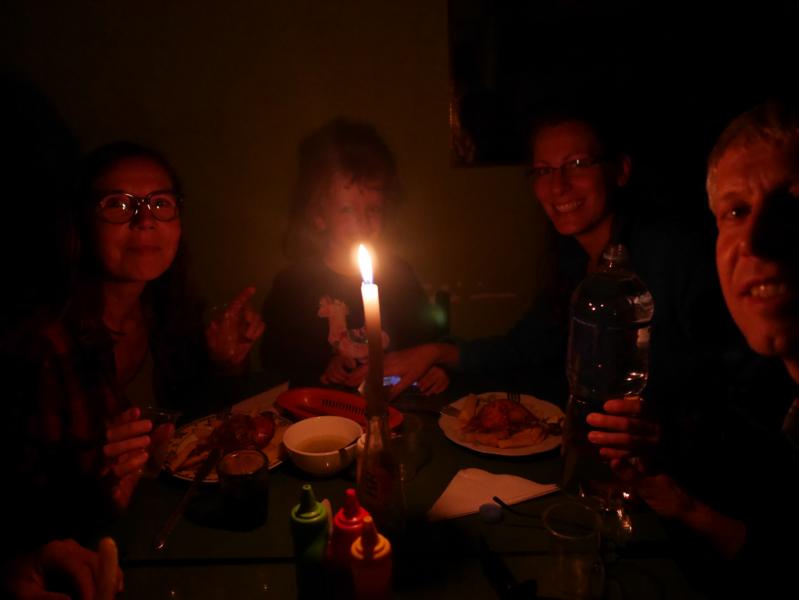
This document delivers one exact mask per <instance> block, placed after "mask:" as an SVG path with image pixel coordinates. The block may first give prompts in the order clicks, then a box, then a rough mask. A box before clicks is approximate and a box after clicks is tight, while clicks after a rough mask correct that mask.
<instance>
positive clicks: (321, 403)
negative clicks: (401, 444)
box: [275, 388, 403, 429]
mask: <svg viewBox="0 0 799 600" xmlns="http://www.w3.org/2000/svg"><path fill="white" fill-rule="evenodd" d="M275 404H277V405H278V406H279V407H280V408H282V409H283V410H285V411H286V412H288V413H290V414H292V415H294V416H295V417H299V418H301V419H307V418H308V417H318V416H320V415H336V416H339V417H347V418H348V419H352V420H353V421H356V422H358V423H360V424H361V426H365V425H366V400H365V399H364V398H362V397H361V396H358V395H357V394H350V393H349V392H342V391H340V390H329V389H325V388H294V389H291V390H287V391H285V392H283V393H282V394H280V396H278V397H277V400H275ZM402 419H403V417H402V413H401V412H400V411H398V410H397V409H396V408H392V407H390V406H389V408H388V426H389V427H391V429H394V428H395V427H399V426H400V425H401V424H402Z"/></svg>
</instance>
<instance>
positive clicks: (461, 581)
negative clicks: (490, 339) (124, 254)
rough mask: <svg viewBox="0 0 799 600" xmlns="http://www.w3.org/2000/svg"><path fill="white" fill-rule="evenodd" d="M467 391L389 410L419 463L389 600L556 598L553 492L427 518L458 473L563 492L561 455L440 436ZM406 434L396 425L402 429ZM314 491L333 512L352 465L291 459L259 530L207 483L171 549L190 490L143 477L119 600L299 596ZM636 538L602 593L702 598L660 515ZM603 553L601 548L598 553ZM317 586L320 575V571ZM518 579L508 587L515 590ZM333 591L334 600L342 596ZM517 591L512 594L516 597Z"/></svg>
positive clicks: (407, 490) (120, 527) (276, 473)
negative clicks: (549, 522) (335, 467)
mask: <svg viewBox="0 0 799 600" xmlns="http://www.w3.org/2000/svg"><path fill="white" fill-rule="evenodd" d="M285 390H286V384H285V383H283V384H280V385H276V386H272V387H269V388H268V389H266V390H265V391H263V392H260V393H258V394H254V395H252V396H251V397H249V398H245V399H244V400H243V401H242V402H241V403H239V407H240V408H244V409H246V408H247V407H248V406H257V407H259V408H261V407H263V406H271V405H272V404H273V403H274V401H275V399H276V398H277V397H278V396H279V395H280V394H281V393H282V392H283V391H285ZM469 391H471V390H469V389H468V387H465V386H464V385H458V384H457V383H456V382H453V385H451V386H450V388H449V389H448V390H447V391H446V392H445V393H442V394H440V395H439V396H435V397H425V396H422V395H414V394H405V395H401V396H400V397H399V398H398V399H397V400H395V401H394V403H393V406H394V407H395V408H397V409H398V410H400V411H401V412H402V413H403V415H404V416H405V417H406V418H408V419H409V420H413V421H414V422H415V423H416V424H417V426H418V425H421V428H420V435H419V438H420V440H421V444H422V445H423V448H424V452H423V459H422V460H421V463H420V464H419V465H418V470H417V471H416V473H415V475H414V476H413V477H412V478H411V479H410V480H409V481H406V482H405V484H404V497H405V509H404V513H405V527H404V529H403V531H402V533H401V534H398V535H395V536H393V538H390V541H391V542H392V551H393V576H392V596H393V597H394V598H413V599H414V600H422V599H425V598H431V599H432V598H436V599H439V598H511V597H529V598H534V597H539V598H552V597H558V589H557V582H556V581H553V576H552V573H553V556H552V553H551V550H550V544H549V540H548V534H547V531H546V529H545V527H544V525H543V523H542V520H541V514H542V512H543V511H544V510H545V509H546V508H547V507H548V506H550V505H551V504H552V503H554V502H558V501H562V500H564V497H565V494H563V493H562V492H560V491H555V492H554V493H550V494H547V495H544V496H541V497H538V498H535V499H532V500H528V501H525V502H522V503H518V504H514V505H513V509H514V510H513V511H510V510H507V509H503V510H502V513H501V515H500V518H499V520H496V519H486V518H484V517H481V515H480V514H479V513H477V514H470V515H467V516H462V517H459V518H453V519H443V520H437V521H434V522H431V521H430V520H429V519H428V517H427V515H428V511H429V510H430V508H431V506H433V504H434V503H435V501H436V499H438V498H439V496H441V494H442V492H443V491H444V490H445V488H446V487H447V486H448V484H449V483H450V481H451V480H452V479H453V477H454V476H455V475H456V474H457V473H458V471H459V470H461V469H465V468H477V469H482V470H484V471H488V472H489V473H495V474H510V475H516V476H519V477H523V478H525V479H529V480H532V481H535V482H538V483H541V484H551V483H557V482H558V478H559V475H560V470H561V457H560V451H559V449H558V448H555V449H552V450H549V451H546V452H542V453H537V454H532V455H528V456H518V457H510V456H502V455H493V454H486V453H482V452H477V451H474V450H471V449H469V448H466V447H464V446H462V445H460V444H457V443H454V442H453V441H451V440H450V439H448V438H447V437H446V436H445V435H444V434H443V432H442V430H441V428H440V427H439V418H440V415H439V410H440V409H441V408H442V407H444V406H445V405H447V404H450V403H451V402H453V401H454V400H456V399H458V398H460V397H462V396H463V395H465V394H466V393H467V392H469ZM401 427H402V426H400V428H401ZM304 483H310V484H311V485H312V487H313V490H314V493H315V495H316V497H317V498H318V499H320V500H321V499H328V500H329V501H330V503H331V505H332V507H333V510H334V511H335V510H338V508H340V507H341V506H342V503H343V500H344V496H345V491H346V490H347V489H348V488H354V487H355V486H356V481H355V466H354V464H353V465H352V466H351V467H350V468H348V469H346V470H345V471H343V472H340V473H338V474H336V475H334V476H332V477H327V478H317V477H313V476H310V475H307V474H305V473H303V472H302V471H300V470H299V469H297V468H296V467H295V466H294V465H292V464H291V462H290V461H289V460H288V459H285V460H284V461H283V462H282V464H280V465H279V466H276V467H275V468H274V469H272V470H271V472H270V477H269V494H268V495H269V498H268V511H267V515H266V518H265V520H264V521H263V524H261V525H258V526H254V527H252V526H250V527H242V526H241V525H238V524H236V523H233V522H231V520H230V518H229V517H230V515H225V513H224V511H222V510H220V491H219V486H218V485H217V484H210V483H209V484H203V485H202V486H201V487H200V489H199V491H198V492H197V494H196V495H195V496H194V497H193V498H192V500H191V501H190V502H189V503H188V505H187V506H186V508H185V510H184V512H183V514H182V516H181V518H180V519H179V520H178V521H177V523H176V524H175V526H174V530H173V531H172V532H171V534H170V535H169V537H168V539H167V543H166V545H165V547H163V548H162V549H160V550H158V549H156V548H155V547H154V544H153V541H154V539H155V537H156V535H157V533H158V532H159V530H160V528H161V527H162V525H163V524H164V522H165V521H166V520H167V519H168V518H169V515H170V513H171V512H172V511H173V510H174V509H175V507H176V506H178V504H179V503H180V502H181V499H182V497H183V496H184V494H185V493H186V491H187V489H188V487H189V485H190V483H189V482H187V481H183V480H180V479H177V478H175V477H172V476H170V475H169V474H168V473H166V472H161V474H160V475H159V476H158V477H156V478H150V479H142V480H141V481H140V482H139V484H138V487H137V489H136V492H135V494H134V496H133V498H132V501H131V505H130V507H129V509H128V511H127V512H126V514H125V515H124V516H123V518H121V519H119V520H118V521H117V522H116V523H114V524H113V525H112V526H110V527H109V528H108V530H107V532H106V533H108V534H110V535H112V536H113V537H114V539H115V540H116V541H117V544H118V547H119V556H120V565H121V567H122V569H123V572H124V576H125V585H124V588H125V589H124V592H123V594H122V597H123V598H130V599H139V598H147V599H153V600H154V599H181V600H186V599H209V600H210V599H223V598H224V599H228V598H236V599H250V598H252V599H256V598H259V599H268V598H295V597H298V587H297V570H296V563H295V559H294V552H293V545H292V537H291V532H290V519H289V515H290V511H291V509H292V507H293V506H294V505H296V504H297V503H298V501H299V497H300V489H301V486H302V485H303V484H304ZM631 514H632V521H633V531H632V534H631V537H630V538H629V539H628V540H627V541H626V542H624V543H619V544H612V549H611V550H610V551H605V552H604V553H603V557H604V571H605V575H604V579H605V583H604V592H603V597H604V598H609V599H614V600H615V599H627V598H629V599H632V598H635V599H648V598H657V599H668V598H681V599H686V598H701V597H703V596H702V595H701V594H700V593H699V592H698V591H697V590H696V589H694V587H692V585H691V582H690V580H689V579H688V578H687V576H686V575H685V573H684V572H683V570H682V569H681V567H680V564H679V562H678V560H677V559H678V557H679V548H678V547H676V546H675V544H674V543H673V540H672V539H671V537H670V535H669V532H668V529H667V528H666V527H664V523H663V522H662V521H661V520H660V519H659V518H658V517H657V515H655V514H654V513H653V512H651V511H650V510H648V509H647V508H646V507H645V506H644V505H643V504H641V503H639V504H636V505H634V506H633V507H632V508H631ZM603 547H604V545H603ZM320 577H321V574H320ZM509 581H511V582H515V583H516V584H518V585H516V586H515V587H513V586H512V585H511V584H509V583H508V582H509ZM335 592H336V590H333V589H330V590H328V593H327V594H326V596H327V597H336V594H335ZM514 594H515V595H514Z"/></svg>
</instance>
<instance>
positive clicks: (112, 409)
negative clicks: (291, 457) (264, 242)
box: [0, 142, 263, 544]
mask: <svg viewBox="0 0 799 600" xmlns="http://www.w3.org/2000/svg"><path fill="white" fill-rule="evenodd" d="M182 209H183V204H182V201H181V190H180V184H179V182H178V179H177V177H176V175H175V173H174V171H173V170H172V168H171V166H170V165H169V163H168V162H167V161H166V160H165V159H164V158H163V157H162V156H161V155H160V154H159V153H157V152H156V151H154V150H152V149H149V148H145V147H142V146H138V145H135V144H131V143H127V142H120V143H115V144H111V145H108V146H105V147H102V148H100V149H98V150H96V151H95V152H93V153H92V154H90V155H89V156H88V157H87V158H86V159H85V161H84V162H83V168H82V170H81V172H80V174H79V177H78V178H77V185H76V189H75V193H74V194H73V196H72V197H71V198H70V203H69V211H68V213H69V216H70V218H69V219H68V220H67V221H66V222H65V231H64V236H65V239H66V242H67V244H66V247H67V249H68V254H67V256H68V260H67V264H68V266H69V269H70V282H71V288H70V293H69V295H68V298H67V300H66V301H65V302H64V304H63V306H60V307H58V310H56V311H42V312H41V314H40V315H39V317H38V318H36V319H33V320H31V321H28V322H25V323H24V324H22V325H21V326H20V327H19V330H18V331H15V332H13V335H10V336H9V337H8V338H5V339H3V340H2V341H3V344H2V347H1V348H0V350H2V355H3V360H2V361H1V362H0V364H2V368H3V369H4V370H3V381H5V382H7V383H8V386H9V390H8V394H7V396H6V400H7V404H6V405H7V406H8V407H9V410H10V413H11V414H10V415H9V418H7V419H5V420H4V422H3V427H4V431H3V435H2V436H0V438H2V444H3V451H4V455H6V456H8V457H9V464H10V465H12V469H14V470H15V473H14V477H13V478H14V481H15V482H17V493H16V494H15V495H14V498H13V500H14V503H15V505H16V506H17V508H18V509H19V511H20V514H30V515H35V517H31V518H30V519H22V521H23V522H25V523H27V524H28V525H29V524H30V523H35V526H32V527H29V526H28V525H26V527H27V529H26V531H25V533H24V535H22V534H20V538H24V539H25V541H24V542H22V541H20V539H16V538H15V536H14V535H13V532H12V533H11V534H9V539H12V540H13V541H14V543H25V544H27V543H35V542H37V541H40V542H41V541H46V540H47V539H50V538H51V537H54V536H64V535H69V536H71V537H80V536H81V535H85V534H86V533H87V528H88V527H89V526H90V524H92V523H94V522H96V521H98V519H99V520H103V517H104V516H105V517H107V516H110V515H111V514H113V513H115V512H118V511H120V510H122V509H124V508H126V506H127V504H128V502H129V501H130V497H131V494H132V492H133V489H134V487H135V486H136V484H137V481H138V479H139V476H140V474H141V470H142V468H143V466H144V465H145V464H146V463H147V461H148V458H149V457H148V452H149V449H150V442H151V432H152V436H153V439H155V436H156V432H153V431H152V430H153V423H152V422H151V421H150V420H147V419H145V418H143V417H142V408H144V407H155V406H160V407H162V408H173V409H175V408H176V409H180V410H181V411H183V412H184V413H191V412H200V413H202V412H207V411H208V410H210V407H209V406H207V405H204V404H203V403H202V402H203V400H201V399H204V398H205V397H206V396H207V391H206V390H207V385H208V384H209V383H210V382H209V381H208V378H209V374H210V373H213V372H215V371H216V372H219V373H227V372H230V371H235V370H236V369H238V368H239V367H240V366H241V364H242V363H243V361H244V358H245V357H246V356H247V352H248V351H249V348H250V347H251V346H252V344H253V343H254V341H255V340H256V339H257V338H258V337H259V336H260V334H261V332H262V331H263V323H262V322H261V321H260V318H259V317H258V316H257V315H256V314H255V313H254V312H253V311H251V310H248V309H246V307H245V302H246V299H247V298H248V297H249V296H250V295H252V293H253V292H254V290H252V289H248V290H245V292H244V293H243V294H242V295H241V296H240V297H239V298H237V299H236V300H235V301H233V302H232V303H231V304H230V307H229V308H228V312H231V313H232V312H236V313H241V314H242V315H243V316H244V317H245V318H246V320H247V321H248V323H249V326H248V328H247V331H246V334H244V335H243V336H239V335H237V336H228V335H227V332H226V331H225V328H226V326H227V325H230V324H231V323H233V322H234V319H223V320H222V321H221V322H220V323H212V324H211V326H209V327H208V329H207V330H206V331H205V332H204V331H203V327H202V318H201V315H202V309H201V306H200V303H199V302H198V301H197V299H196V298H195V296H194V295H193V293H192V292H191V289H190V286H189V285H188V280H187V267H186V255H185V248H184V247H183V243H182V236H181V234H182V231H181V227H182V223H181V211H182ZM168 427H172V426H171V425H170V426H168ZM162 433H163V431H162V430H161V429H160V428H159V429H158V435H161V434H162ZM54 498H58V499H59V501H58V502H57V503H55V502H53V499H54Z"/></svg>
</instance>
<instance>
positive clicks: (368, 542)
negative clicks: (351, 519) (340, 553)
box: [351, 515, 391, 560]
mask: <svg viewBox="0 0 799 600" xmlns="http://www.w3.org/2000/svg"><path fill="white" fill-rule="evenodd" d="M351 553H352V556H353V558H355V559H359V560H378V559H382V558H386V557H388V556H390V555H391V543H390V542H389V541H388V540H387V539H386V537H385V536H383V535H380V534H379V533H378V532H377V528H376V527H375V523H374V520H373V519H372V517H371V516H369V515H367V516H365V517H364V518H363V532H362V533H361V537H359V538H358V539H357V540H355V541H354V542H353V543H352V550H351Z"/></svg>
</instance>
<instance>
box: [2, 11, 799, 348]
mask: <svg viewBox="0 0 799 600" xmlns="http://www.w3.org/2000/svg"><path fill="white" fill-rule="evenodd" d="M796 17H797V7H796V3H794V2H790V3H787V2H783V3H775V2H771V1H769V2H759V3H757V4H754V3H752V4H750V6H749V8H748V9H736V8H730V6H729V5H727V6H723V5H722V6H720V7H719V8H715V7H712V6H711V5H708V4H705V3H698V2H696V3H693V5H689V4H687V3H651V2H641V3H638V2H631V1H630V2H587V1H586V2H566V1H554V0H536V1H534V2H518V3H514V2H494V3H488V2H481V1H478V0H471V1H466V0H452V1H451V2H450V3H447V2H446V1H445V0H437V1H428V0H409V1H407V2H402V3H394V2H367V1H366V0H339V1H337V2H316V1H313V0H296V1H294V2H291V3H285V2H261V1H245V0H239V1H236V2H230V3H219V2H216V1H215V0H196V1H193V2H188V1H174V2H156V1H154V0H116V1H114V2H110V1H108V2H101V1H94V0H75V1H72V2H26V1H23V0H7V1H6V2H3V3H2V4H1V5H0V83H2V87H1V88H0V92H1V93H0V127H1V128H2V131H3V142H4V149H5V152H4V158H3V160H2V165H3V167H2V168H3V171H2V175H3V177H2V180H3V184H4V187H3V194H4V208H5V211H4V217H5V219H4V220H3V223H4V225H5V228H4V234H3V235H2V236H0V239H2V248H0V250H1V251H2V256H3V261H2V264H1V265H0V267H2V269H3V271H2V272H3V276H4V281H5V286H4V287H5V298H6V303H7V302H8V300H9V298H11V299H13V300H14V301H16V302H17V303H18V304H20V303H22V304H24V303H25V302H26V298H27V296H26V294H27V293H28V292H27V291H26V290H28V288H27V287H26V286H23V285H21V284H20V282H22V281H24V280H26V279H27V280H28V281H29V282H30V280H33V282H34V283H36V282H40V281H45V280H48V279H49V277H50V275H51V271H53V265H54V264H55V263H54V262H53V260H52V259H51V256H52V252H53V249H52V248H51V245H52V239H53V238H52V222H53V219H52V217H53V215H55V214H57V213H58V211H59V210H60V207H61V206H62V205H63V200H64V197H63V192H62V190H63V185H64V182H65V181H66V180H68V178H69V174H70V173H71V166H72V162H73V161H74V159H75V157H76V156H78V155H79V154H80V153H81V152H84V151H86V150H89V149H91V148H93V147H95V146H97V145H99V144H103V143H107V142H109V141H113V140H117V139H132V140H134V141H139V142H142V143H145V144H151V145H153V146H155V147H157V148H159V149H160V150H162V151H163V152H164V153H165V154H166V155H167V156H168V157H169V158H170V159H171V160H172V162H173V163H174V164H175V167H176V168H177V170H178V172H179V173H180V175H181V177H182V179H183V181H184V186H185V188H186V191H187V210H186V213H185V235H186V237H187V240H188V243H189V248H190V250H191V254H192V257H193V260H194V267H195V273H196V276H197V280H198V282H199V284H200V287H201V291H202V292H203V293H204V294H205V295H206V297H207V298H208V299H209V301H210V302H219V301H224V300H226V299H228V298H230V297H232V295H233V294H235V293H236V292H237V291H238V290H239V289H240V288H241V287H243V286H244V285H247V284H255V285H256V286H257V287H258V296H257V297H256V304H260V301H261V299H262V298H263V296H264V294H265V293H266V291H267V290H268V288H269V286H270V285H271V281H272V278H273V277H274V274H275V273H276V272H277V271H278V269H280V268H281V267H282V266H283V264H284V261H283V258H282V256H281V254H280V236H281V233H282V230H283V228H284V226H285V219H286V215H287V212H288V206H289V197H290V189H291V185H292V180H293V177H294V168H295V151H296V145H297V143H298V141H299V140H300V139H301V138H302V137H303V136H304V135H305V134H306V133H307V132H308V131H309V130H310V129H312V128H315V127H317V126H319V125H320V124H321V123H323V122H324V121H326V120H328V119H330V118H332V117H334V116H337V115H351V116H358V117H361V118H363V119H367V120H370V121H372V122H373V123H374V124H375V125H376V126H377V127H378V129H379V130H380V131H381V132H382V133H383V134H384V136H385V137H386V139H387V141H388V143H389V144H390V145H391V146H392V148H393V149H394V150H395V152H396V154H397V158H398V161H399V168H400V173H401V175H402V177H403V180H404V184H405V188H406V189H407V197H406V199H405V203H404V205H403V207H402V209H401V212H400V214H399V216H398V218H397V220H396V222H395V223H393V224H392V227H391V230H390V232H389V236H390V238H391V240H392V241H393V242H394V244H395V246H396V248H397V250H398V253H399V254H400V255H401V256H403V257H404V258H405V259H406V260H408V261H409V262H410V263H411V264H412V265H413V267H414V268H415V269H416V271H417V273H418V274H419V277H420V279H421V281H422V282H423V283H424V284H425V285H426V286H427V287H428V289H429V291H430V292H431V294H432V293H433V292H435V290H436V289H439V288H446V289H449V290H450V291H451V292H452V294H453V305H452V307H453V320H452V326H453V331H454V333H457V334H460V335H464V336H467V337H468V336H472V335H480V334H486V333H491V332H495V331H501V330H502V329H504V328H505V327H507V326H508V325H510V324H511V323H512V322H513V320H515V318H516V317H517V316H518V315H519V314H520V313H521V311H522V310H523V309H524V308H525V307H526V306H527V305H528V303H529V300H530V298H531V297H532V295H533V294H534V293H535V291H536V289H537V287H538V281H539V277H538V273H539V266H540V265H539V257H540V255H541V251H542V247H543V244H544V240H543V232H544V230H545V223H546V221H545V217H544V215H543V213H542V212H541V211H540V209H539V208H538V207H537V206H536V204H535V202H534V201H533V200H532V199H531V197H530V195H529V191H528V189H527V186H526V183H525V181H524V176H523V168H522V167H521V166H520V165H519V156H520V152H521V148H522V147H523V137H521V136H522V133H521V132H522V131H523V124H524V120H525V119H524V118H522V117H525V116H526V115H529V113H530V110H531V109H532V110H534V109H535V107H536V106H537V105H538V103H541V102H544V101H551V100H552V99H557V98H561V97H562V98H569V97H575V96H576V97H580V98H583V99H587V98H596V99H597V101H598V102H603V103H605V104H606V105H607V106H608V107H610V108H612V109H613V110H615V111H616V112H617V113H618V114H619V115H620V116H621V117H623V118H622V119H621V120H620V123H625V131H627V133H629V134H630V135H629V138H630V146H631V148H632V149H633V151H634V159H635V163H634V169H635V172H636V173H637V176H638V179H639V180H640V181H643V182H645V183H646V184H647V187H648V190H649V191H650V192H651V194H650V196H651V198H654V199H653V200H652V201H655V202H659V203H661V205H663V206H670V207H677V208H678V209H679V210H683V211H685V212H686V214H688V213H691V212H694V213H696V214H701V215H702V216H703V218H704V217H706V216H707V213H706V210H705V208H704V206H705V199H704V190H703V187H704V186H703V178H704V177H703V171H704V160H705V156H706V153H707V150H708V148H709V147H710V145H711V144H712V140H713V139H714V138H715V136H716V135H717V134H718V132H719V131H720V129H721V127H722V125H723V124H724V122H726V121H727V120H728V119H729V118H730V117H731V116H732V115H734V114H737V113H738V112H740V111H741V110H743V109H744V108H746V107H748V106H750V105H752V104H754V103H755V102H757V101H759V100H760V99H761V98H762V97H764V96H766V95H767V94H768V93H769V92H771V91H773V90H774V89H777V88H780V87H783V86H785V85H787V86H789V87H790V86H795V85H796V74H795V63H796V54H797V53H796V51H795V48H794V46H795V44H794V42H793V39H794V37H795V36H794V35H793V31H792V29H793V28H795V25H796V22H797V18H796ZM450 50H452V52H450ZM481 94H483V95H484V96H485V97H484V98H482V99H481ZM464 95H469V96H471V98H472V99H474V98H477V101H475V102H474V103H473V104H476V106H477V109H474V110H472V112H471V113H470V114H471V115H472V116H466V115H462V119H461V120H463V121H466V122H467V124H469V125H470V126H472V127H473V128H474V127H476V128H477V129H476V131H477V132H478V135H477V137H478V138H479V148H480V151H479V154H478V155H477V157H476V161H475V162H474V164H476V165H479V167H478V168H468V169H464V168H457V166H453V144H452V141H453V138H452V135H451V128H450V123H451V122H452V121H453V120H457V119H454V117H457V116H459V115H458V113H457V112H453V109H457V108H459V105H458V103H456V102H455V100H458V99H461V100H462V98H463V96H464ZM474 115H476V117H474ZM473 117H474V118H473ZM475 123H476V124H475ZM650 196H647V198H650ZM647 201H649V200H647ZM691 218H693V217H691ZM31 293H32V292H31ZM13 316H14V315H13V312H12V313H10V312H9V311H4V318H13Z"/></svg>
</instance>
